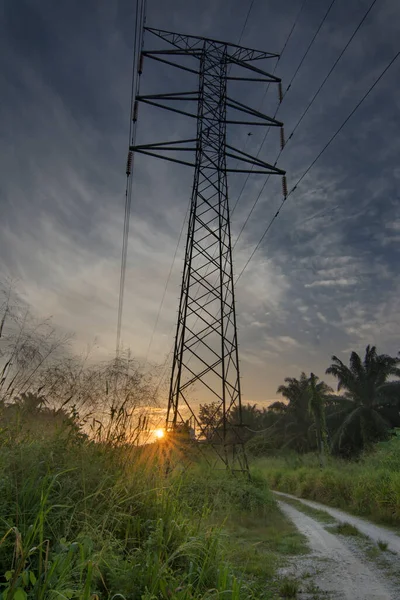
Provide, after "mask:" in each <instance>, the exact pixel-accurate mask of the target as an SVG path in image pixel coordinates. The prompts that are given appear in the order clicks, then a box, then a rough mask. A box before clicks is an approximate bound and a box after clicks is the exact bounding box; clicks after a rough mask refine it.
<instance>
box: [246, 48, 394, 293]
mask: <svg viewBox="0 0 400 600" xmlns="http://www.w3.org/2000/svg"><path fill="white" fill-rule="evenodd" d="M399 56H400V51H399V52H397V54H395V56H394V57H393V58H392V60H391V61H390V62H389V63H388V64H387V65H386V67H385V68H384V69H383V71H382V72H381V74H380V75H379V77H378V78H377V79H376V80H375V81H374V83H373V84H372V85H371V86H370V87H369V88H368V90H367V91H366V92H365V94H364V95H363V97H362V98H361V100H360V101H359V102H358V103H357V104H356V106H355V107H354V108H353V110H352V111H351V112H350V114H349V115H348V116H347V117H346V119H345V120H344V121H343V123H342V124H341V125H340V127H339V128H338V129H337V130H336V131H335V133H334V134H333V135H332V136H331V137H330V138H329V140H328V141H327V143H326V144H325V146H324V147H323V148H322V150H321V151H320V152H319V153H318V154H317V156H316V157H315V158H314V160H313V161H312V162H311V164H310V165H309V166H308V167H307V169H306V170H305V171H304V173H303V174H302V175H301V177H300V178H299V179H298V180H297V182H296V184H295V185H294V186H293V187H292V189H291V190H290V192H289V193H288V195H287V196H286V198H283V199H282V202H281V203H280V205H279V208H278V210H277V211H276V213H275V215H274V216H273V217H272V219H271V220H270V222H269V223H268V226H267V228H266V230H265V231H264V233H263V235H262V236H261V239H260V240H259V242H258V243H257V245H256V246H255V248H254V249H253V252H252V253H251V255H250V257H249V258H248V260H247V262H246V264H245V265H244V267H243V269H242V270H241V271H240V273H239V275H238V277H237V279H236V282H235V283H237V282H238V281H239V279H240V277H241V276H242V275H243V273H244V271H245V270H246V268H247V266H248V264H249V263H250V261H251V259H252V258H253V256H254V255H255V253H256V252H257V250H258V248H259V247H260V245H261V243H262V241H263V240H264V238H265V236H266V235H267V234H268V232H269V230H270V229H271V227H272V225H273V223H274V221H275V220H276V219H277V218H278V216H279V213H280V211H281V209H282V207H283V205H284V204H285V202H286V200H287V199H288V198H289V196H291V194H293V192H294V191H295V190H296V189H297V186H298V185H299V184H300V183H301V181H303V179H304V177H306V175H307V174H308V173H309V172H310V170H311V169H312V168H313V166H314V165H315V163H316V162H317V161H318V160H319V159H320V158H321V156H322V155H323V153H324V152H325V150H327V148H328V147H329V146H330V145H331V143H332V142H333V140H334V139H335V138H336V136H337V135H338V134H339V133H340V132H341V131H342V129H343V128H344V127H345V125H346V124H347V123H348V121H349V120H350V119H351V117H352V116H353V115H354V113H355V112H356V111H357V110H358V109H359V107H360V106H361V105H362V103H363V102H364V100H366V98H367V97H368V96H369V94H370V93H371V92H372V90H373V89H374V88H375V86H376V85H377V84H378V83H379V82H380V80H381V79H382V77H383V76H384V75H385V73H386V72H387V71H388V70H389V69H390V67H391V66H392V65H393V64H394V62H395V61H396V60H397V59H398V57H399Z"/></svg>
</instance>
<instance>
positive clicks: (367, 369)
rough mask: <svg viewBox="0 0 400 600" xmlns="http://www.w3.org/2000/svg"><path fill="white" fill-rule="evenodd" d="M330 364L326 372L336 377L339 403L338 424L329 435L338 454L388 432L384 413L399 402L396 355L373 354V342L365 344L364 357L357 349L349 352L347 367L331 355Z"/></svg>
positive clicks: (354, 450)
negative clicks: (393, 378) (371, 344)
mask: <svg viewBox="0 0 400 600" xmlns="http://www.w3.org/2000/svg"><path fill="white" fill-rule="evenodd" d="M332 361H333V362H332V364H331V366H330V367H329V368H328V369H327V370H326V373H327V374H329V375H333V376H334V377H336V378H337V379H338V386H337V389H338V391H340V390H344V394H343V395H342V396H337V397H336V399H335V400H336V403H337V405H338V406H340V407H341V409H342V410H341V411H340V412H339V413H337V416H340V421H341V422H340V424H339V426H338V429H337V431H336V432H335V434H334V436H333V439H332V450H333V451H334V452H337V453H340V454H351V453H357V452H360V451H361V450H362V449H363V448H364V447H365V446H366V445H368V444H369V443H371V442H374V441H378V440H380V439H385V438H386V437H387V436H388V432H389V429H390V422H389V420H388V418H387V414H385V409H386V410H387V409H388V408H390V407H393V406H394V405H396V404H397V405H398V404H399V399H400V381H399V380H395V381H393V380H391V378H392V377H400V368H399V367H398V365H399V363H400V358H395V357H392V356H388V355H387V354H377V352H376V347H375V346H369V345H368V346H367V348H366V351H365V358H364V361H362V360H361V358H360V356H359V355H358V354H357V352H352V353H351V356H350V366H349V367H347V366H346V365H345V364H344V363H343V362H342V361H341V360H340V359H339V358H338V357H337V356H332Z"/></svg>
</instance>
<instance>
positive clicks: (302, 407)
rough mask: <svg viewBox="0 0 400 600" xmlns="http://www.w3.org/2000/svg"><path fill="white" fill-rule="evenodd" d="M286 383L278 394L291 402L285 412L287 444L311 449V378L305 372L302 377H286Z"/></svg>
mask: <svg viewBox="0 0 400 600" xmlns="http://www.w3.org/2000/svg"><path fill="white" fill-rule="evenodd" d="M285 383H286V385H280V386H279V387H278V389H277V393H278V394H282V396H283V397H284V398H286V399H287V400H288V401H289V402H288V405H287V410H286V412H285V415H286V419H285V437H286V441H285V445H287V446H292V447H294V448H295V449H296V450H297V451H298V452H306V451H307V450H309V446H310V441H309V435H308V432H309V429H310V426H311V422H310V415H309V410H308V405H309V385H310V380H309V378H308V377H307V375H306V374H305V373H304V372H303V373H301V375H300V379H296V378H295V377H286V378H285Z"/></svg>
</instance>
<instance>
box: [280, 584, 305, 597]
mask: <svg viewBox="0 0 400 600" xmlns="http://www.w3.org/2000/svg"><path fill="white" fill-rule="evenodd" d="M299 590H300V584H299V582H298V581H297V580H296V579H284V580H283V581H282V583H281V585H280V587H279V593H280V594H281V596H282V598H297V594H298V592H299Z"/></svg>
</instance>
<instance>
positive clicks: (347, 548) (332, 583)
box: [278, 494, 400, 600]
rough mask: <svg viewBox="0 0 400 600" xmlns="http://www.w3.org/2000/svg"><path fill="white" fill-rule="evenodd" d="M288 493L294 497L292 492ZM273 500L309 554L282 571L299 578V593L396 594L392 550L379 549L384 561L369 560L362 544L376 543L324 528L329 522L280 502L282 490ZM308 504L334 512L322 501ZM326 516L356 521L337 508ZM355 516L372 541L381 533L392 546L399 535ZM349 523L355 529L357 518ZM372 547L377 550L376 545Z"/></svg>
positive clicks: (383, 597)
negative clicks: (302, 538) (306, 543)
mask: <svg viewBox="0 0 400 600" xmlns="http://www.w3.org/2000/svg"><path fill="white" fill-rule="evenodd" d="M289 498H290V496H289ZM291 498H294V499H296V500H299V498H296V497H294V496H291ZM278 502H279V505H280V507H281V509H282V510H283V512H284V513H285V514H286V515H287V516H288V517H289V518H290V519H291V520H292V521H293V523H294V524H295V525H296V527H297V528H298V530H299V531H300V532H301V533H303V534H304V535H305V536H306V537H307V539H308V542H309V546H310V549H311V554H310V555H309V556H305V557H297V558H296V561H295V563H293V564H292V566H291V567H290V568H289V571H288V574H290V575H294V576H296V578H300V579H301V580H303V581H304V585H302V593H301V594H300V595H299V598H302V599H303V598H304V599H306V598H310V599H311V598H329V599H331V600H398V599H399V598H400V585H399V584H400V582H399V581H398V580H397V577H396V575H398V571H399V568H398V557H397V556H396V555H394V550H392V552H385V553H384V554H385V555H386V556H387V558H384V559H383V560H384V561H386V562H383V563H382V562H380V560H371V558H368V554H367V545H368V544H369V550H371V546H374V547H375V549H376V545H375V543H374V542H373V541H371V540H369V541H366V540H365V539H362V540H360V541H358V542H356V541H355V540H354V539H349V538H346V537H345V536H342V535H337V534H336V533H331V532H330V531H329V527H331V526H329V525H327V524H325V525H324V524H322V523H320V522H319V521H317V520H315V518H313V517H310V516H308V515H306V514H304V513H303V512H301V511H300V510H297V508H294V507H293V506H291V505H290V504H287V503H286V502H284V495H283V494H279V501H278ZM305 502H307V503H308V501H305ZM310 505H311V504H310ZM312 506H313V508H318V509H320V510H325V512H329V513H330V510H333V511H335V513H336V509H329V510H328V509H327V507H325V506H323V505H320V504H317V503H314V502H313V503H312ZM330 514H332V513H330ZM339 514H340V516H339ZM332 516H334V517H335V519H336V518H337V519H338V521H339V522H347V523H350V522H352V519H356V520H357V521H358V519H357V518H356V517H353V518H352V517H351V516H350V515H347V514H346V513H344V512H342V511H337V514H336V515H333V514H332ZM361 521H362V523H363V528H364V529H365V532H366V530H367V527H368V526H370V527H371V532H372V533H373V535H374V536H378V537H377V538H375V537H374V538H372V536H371V539H376V541H378V540H382V541H384V540H385V539H386V540H388V543H391V544H392V546H393V548H394V547H397V543H398V541H400V538H397V536H396V534H394V533H392V532H391V531H389V530H386V529H384V528H382V530H381V528H380V527H378V526H376V525H373V524H372V523H371V524H369V523H367V522H366V521H364V520H361ZM354 525H355V526H356V527H357V528H358V529H359V531H361V526H359V525H361V524H359V523H357V524H356V522H354ZM366 535H368V534H367V533H366ZM392 536H393V537H392ZM396 538H397V539H396ZM389 539H390V542H389ZM377 552H378V553H379V550H377ZM380 554H383V553H379V555H380ZM305 578H310V579H305ZM310 580H312V582H313V583H312V584H311V585H310V583H308V584H307V581H310Z"/></svg>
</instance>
